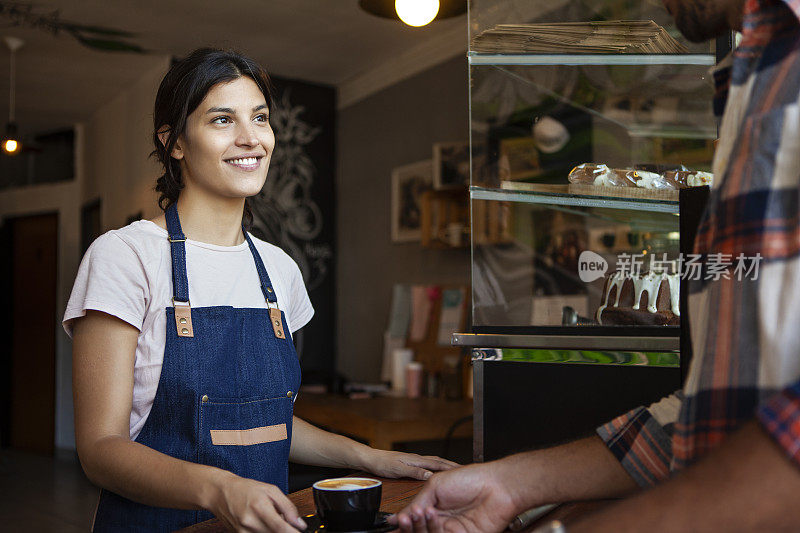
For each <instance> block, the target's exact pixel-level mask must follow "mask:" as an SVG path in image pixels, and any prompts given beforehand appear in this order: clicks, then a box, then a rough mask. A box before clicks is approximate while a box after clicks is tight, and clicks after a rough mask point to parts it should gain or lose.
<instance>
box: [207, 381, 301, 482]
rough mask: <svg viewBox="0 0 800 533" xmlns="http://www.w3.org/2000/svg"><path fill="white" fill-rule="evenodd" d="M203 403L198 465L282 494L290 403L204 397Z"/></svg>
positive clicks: (288, 400)
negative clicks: (270, 488) (262, 484)
mask: <svg viewBox="0 0 800 533" xmlns="http://www.w3.org/2000/svg"><path fill="white" fill-rule="evenodd" d="M209 396H210V397H209ZM203 400H204V401H203ZM203 400H201V401H200V402H199V411H200V413H199V414H200V420H199V427H198V435H197V438H198V439H199V443H200V447H199V450H198V451H199V457H198V462H200V463H202V464H206V465H209V466H216V467H217V468H222V469H223V470H228V471H230V472H233V473H234V474H236V475H239V476H242V477H246V478H250V479H256V480H258V481H263V482H265V483H271V484H273V485H276V486H278V487H279V488H281V489H282V490H283V491H284V492H285V491H286V489H287V483H288V466H289V449H290V445H291V440H292V407H293V406H292V400H291V398H289V397H287V396H280V397H272V398H261V399H259V398H247V399H231V398H215V397H213V396H211V395H208V396H204V398H203Z"/></svg>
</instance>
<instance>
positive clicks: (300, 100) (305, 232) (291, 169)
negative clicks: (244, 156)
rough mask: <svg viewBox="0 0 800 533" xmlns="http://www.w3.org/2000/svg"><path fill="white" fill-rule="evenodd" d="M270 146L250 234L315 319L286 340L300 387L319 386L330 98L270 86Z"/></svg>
mask: <svg viewBox="0 0 800 533" xmlns="http://www.w3.org/2000/svg"><path fill="white" fill-rule="evenodd" d="M272 80H273V82H274V86H275V87H274V91H273V96H274V99H273V105H272V109H270V123H271V125H272V128H273V130H274V131H275V136H276V139H277V142H276V145H275V151H274V153H273V154H272V158H271V161H270V168H269V175H268V176H267V182H266V184H265V185H264V189H263V190H262V192H261V194H260V195H259V196H257V197H255V198H253V199H252V201H251V207H252V209H253V215H254V224H253V229H252V231H253V233H254V234H255V235H257V236H258V237H260V238H263V239H264V240H266V241H268V242H271V243H272V244H275V245H277V246H280V247H281V248H282V249H283V250H284V251H286V253H288V254H289V255H290V256H291V257H292V259H294V260H295V261H296V262H297V264H298V265H299V266H300V270H301V271H302V273H303V279H304V281H305V284H306V289H307V290H308V292H309V296H310V298H311V303H312V304H313V305H314V309H315V313H314V318H312V319H311V322H310V323H309V324H308V325H307V326H305V327H304V328H303V329H302V330H300V331H299V332H298V333H297V334H295V336H294V340H295V345H296V346H297V350H298V354H299V355H300V363H301V366H302V368H303V382H304V383H313V382H327V381H328V379H330V377H331V376H332V374H333V371H334V365H335V354H334V347H335V346H336V344H335V341H334V339H335V338H336V331H335V323H336V322H335V320H336V306H335V304H334V282H335V277H334V275H335V273H334V266H335V263H334V251H335V249H336V245H335V239H336V230H335V228H336V226H335V224H336V204H335V201H334V200H335V192H334V191H335V171H336V163H335V161H336V159H335V158H336V145H335V136H336V91H335V90H334V89H333V88H331V87H328V86H323V85H313V84H309V83H305V82H301V81H296V80H288V79H283V78H273V79H272Z"/></svg>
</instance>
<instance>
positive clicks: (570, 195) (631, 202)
mask: <svg viewBox="0 0 800 533" xmlns="http://www.w3.org/2000/svg"><path fill="white" fill-rule="evenodd" d="M503 186H504V187H516V188H514V189H506V188H503V189H491V188H485V187H475V186H472V187H470V191H469V192H470V198H472V199H473V200H494V201H500V202H522V203H529V204H548V205H556V206H575V207H598V208H607V209H623V210H632V211H650V212H656V213H670V214H674V215H677V214H678V201H677V200H671V199H659V198H654V197H651V198H647V197H645V195H644V192H650V193H657V192H658V191H646V190H642V189H627V188H624V187H604V188H603V190H604V192H605V191H607V195H604V196H601V195H599V194H597V195H590V194H576V193H575V192H574V190H575V188H574V187H572V188H571V186H570V185H546V184H529V183H515V182H510V183H509V182H504V184H503ZM594 189H598V188H594ZM634 192H639V193H641V194H640V195H639V196H638V197H635V198H634V197H626V196H622V194H625V193H627V194H631V193H634Z"/></svg>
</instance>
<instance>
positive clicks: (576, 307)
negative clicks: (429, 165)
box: [453, 0, 730, 459]
mask: <svg viewBox="0 0 800 533" xmlns="http://www.w3.org/2000/svg"><path fill="white" fill-rule="evenodd" d="M468 18H469V23H468V24H469V42H470V45H469V51H468V62H469V91H470V110H469V114H470V126H471V132H470V149H471V186H470V205H471V217H472V236H471V239H472V242H471V246H472V291H473V293H472V331H471V332H469V333H457V334H454V336H453V344H454V345H461V346H465V347H472V348H473V349H474V356H473V360H474V367H475V378H474V381H475V398H476V424H475V428H476V439H475V440H476V458H477V459H484V458H487V459H488V458H493V457H495V456H496V455H497V453H499V451H498V452H496V453H495V452H493V453H491V454H489V456H486V455H485V454H484V453H483V445H484V444H485V439H484V436H485V435H484V433H485V431H484V430H485V429H486V428H485V426H486V422H487V420H488V419H487V411H486V409H485V408H486V405H487V402H489V401H490V400H491V399H490V398H489V395H492V394H494V396H495V397H496V396H497V394H495V391H496V390H498V389H499V388H500V387H502V385H501V383H503V382H505V381H508V380H509V379H518V378H517V377H516V376H518V375H519V374H520V373H526V372H536V377H535V379H533V380H528V382H533V381H536V382H537V383H539V386H540V389H537V390H532V389H531V388H530V387H526V390H525V394H526V395H530V394H534V395H536V394H538V392H537V391H538V390H542V389H541V387H545V389H546V388H547V383H548V382H552V383H556V384H557V385H556V386H557V387H560V388H561V391H562V392H559V394H562V393H563V383H560V381H561V380H564V379H567V380H570V375H571V374H570V372H573V373H574V374H575V375H578V374H580V375H581V376H582V377H581V378H580V379H583V380H584V381H585V382H583V385H582V389H581V394H583V395H584V396H585V398H584V399H585V400H586V402H585V403H584V405H585V406H591V407H587V409H588V411H586V412H585V413H588V414H587V416H586V417H584V418H585V419H586V420H591V422H592V423H596V422H599V421H603V420H604V418H603V417H606V416H613V415H614V414H618V413H617V411H618V410H619V409H621V408H623V407H626V406H627V405H628V404H629V403H631V402H632V401H634V400H635V401H637V402H644V401H647V400H655V399H657V398H658V397H660V395H662V394H665V393H668V392H671V391H673V390H675V389H677V388H678V387H679V385H680V370H679V367H680V357H679V355H678V353H679V351H680V336H681V326H680V324H681V316H682V313H681V305H680V300H681V298H680V293H681V289H680V279H681V272H682V271H683V270H684V269H685V268H686V261H685V259H686V257H685V255H682V254H681V252H682V248H681V226H682V224H681V218H682V217H683V216H684V215H685V213H682V212H681V209H682V208H681V205H682V203H681V198H682V197H683V196H684V193H682V192H681V191H685V190H686V189H692V188H695V187H703V186H705V185H709V184H710V183H712V182H713V175H712V174H711V172H710V171H711V162H712V157H713V149H714V141H715V139H716V137H717V122H716V119H715V118H714V114H713V110H712V98H713V78H712V74H711V72H710V69H711V68H712V67H713V65H715V64H716V62H717V59H718V57H719V55H721V54H724V53H727V50H729V47H730V44H729V42H728V41H727V40H726V39H721V40H718V41H717V42H715V43H710V44H709V43H707V44H694V43H690V42H688V41H687V40H686V39H685V38H684V37H683V36H682V35H681V34H680V33H679V32H678V31H677V29H676V28H675V26H674V23H673V22H672V18H671V17H670V15H669V14H668V13H667V12H666V10H665V9H664V8H663V6H662V4H661V2H660V1H657V2H650V1H641V0H637V1H632V0H554V1H550V2H531V1H529V0H471V1H470V2H469V17H468ZM487 354H488V355H487ZM565 354H566V355H565ZM598 354H600V355H598ZM497 362H507V363H508V364H509V365H513V368H515V370H514V374H515V377H513V378H511V377H510V376H509V375H505V376H504V377H503V378H502V380H504V381H501V382H499V383H498V385H497V386H496V387H494V388H493V387H492V386H491V385H489V384H488V383H487V381H486V379H487V377H488V376H489V374H490V373H494V371H492V372H490V371H489V370H488V366H487V365H490V364H495V363H497ZM520 365H521V366H520ZM600 366H602V367H604V368H603V370H602V371H600V370H597V372H602V374H603V378H602V379H603V380H604V381H605V384H604V385H603V386H602V387H600V388H595V389H594V390H592V386H591V384H592V383H593V382H596V381H597V380H596V379H594V378H593V377H592V372H593V371H592V370H589V368H590V367H598V368H599V367H600ZM556 367H557V369H556ZM578 367H580V370H574V368H578ZM642 367H646V368H648V370H647V375H648V378H647V379H643V378H642V376H643V375H644V372H643V371H640V370H636V369H641V368H642ZM509 368H511V367H509ZM548 369H549V370H548ZM570 369H573V370H570ZM548 372H555V374H553V375H552V376H550V378H548V377H547V373H548ZM637 372H638V374H637ZM500 374H505V371H503V372H499V373H498V375H500ZM556 374H557V377H555V376H556ZM598 375H599V374H598ZM609 383H610V384H612V386H611V389H608V386H607V384H609ZM626 387H627V389H626ZM609 390H613V391H617V392H618V393H619V394H616V396H617V397H618V399H619V401H615V400H614V398H613V397H610V396H609ZM626 390H627V391H628V392H625V391H626ZM601 391H602V392H601ZM629 392H630V394H629ZM503 394H508V393H507V392H504V393H503ZM547 394H549V395H550V398H551V399H552V398H553V391H549V392H546V393H545V395H547ZM611 396H614V394H611ZM537 397H538V396H537ZM504 398H505V397H504ZM520 399H521V398H520ZM530 400H531V399H530V398H527V399H526V403H527V402H528V401H530ZM508 403H509V400H508V398H505V399H504V400H502V401H499V403H498V405H497V406H496V407H497V408H498V409H499V410H501V411H503V410H505V411H506V414H507V413H508V412H511V411H513V409H509V408H508ZM562 403H563V402H562ZM566 403H569V402H566ZM597 403H600V404H603V405H604V408H599V410H598V409H595V407H596V406H594V404H597ZM631 407H633V405H631ZM593 409H595V410H593ZM500 418H502V417H500ZM573 418H575V417H573ZM579 418H580V417H579ZM581 420H583V418H581ZM579 426H580V428H579ZM579 429H580V431H585V430H586V429H587V428H585V427H583V426H581V425H580V424H578V426H570V428H569V430H567V431H565V432H563V434H561V433H558V432H556V433H553V434H550V433H548V435H549V436H548V438H550V437H553V438H555V439H556V440H560V439H564V438H571V437H573V436H577V435H573V433H576V432H578V431H579ZM479 433H480V435H479ZM533 440H534V441H535V442H531V444H537V445H542V444H547V443H548V441H547V439H545V440H544V441H543V440H542V439H538V440H537V439H536V438H534V439H533ZM513 449H514V446H513V445H512V446H511V448H509V449H508V450H505V451H509V450H513ZM498 450H499V448H498Z"/></svg>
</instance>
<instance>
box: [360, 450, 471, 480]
mask: <svg viewBox="0 0 800 533" xmlns="http://www.w3.org/2000/svg"><path fill="white" fill-rule="evenodd" d="M457 466H458V463H454V462H453V461H448V460H447V459H442V458H441V457H436V456H435V455H425V456H422V455H417V454H415V453H403V452H392V451H387V450H376V449H374V448H370V449H369V452H368V453H367V457H366V458H365V459H364V469H365V470H367V471H369V472H371V473H373V474H375V475H376V476H380V477H388V478H397V477H410V478H414V479H422V480H425V479H428V478H429V477H431V475H433V473H434V472H440V471H443V470H450V469H452V468H455V467H457Z"/></svg>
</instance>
